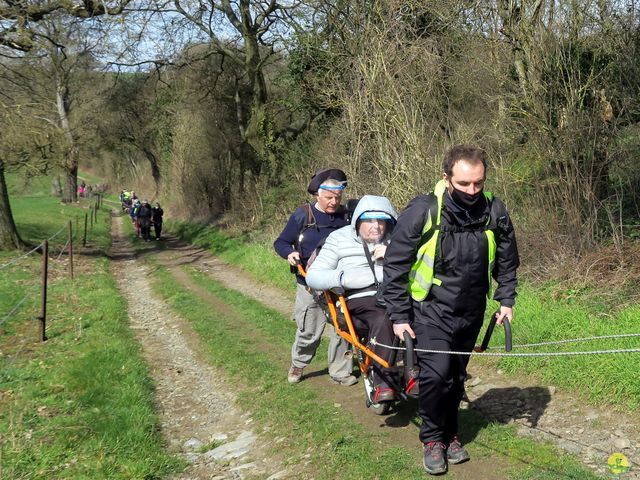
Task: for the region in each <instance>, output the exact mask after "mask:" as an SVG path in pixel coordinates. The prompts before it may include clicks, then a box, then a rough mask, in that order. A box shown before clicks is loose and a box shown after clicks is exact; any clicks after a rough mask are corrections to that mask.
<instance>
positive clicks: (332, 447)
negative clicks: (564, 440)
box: [154, 267, 598, 479]
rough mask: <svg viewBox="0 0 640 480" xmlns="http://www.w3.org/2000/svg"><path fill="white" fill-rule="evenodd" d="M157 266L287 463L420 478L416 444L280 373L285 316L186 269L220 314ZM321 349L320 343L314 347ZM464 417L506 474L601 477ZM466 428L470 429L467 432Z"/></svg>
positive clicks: (326, 473) (326, 471)
mask: <svg viewBox="0 0 640 480" xmlns="http://www.w3.org/2000/svg"><path fill="white" fill-rule="evenodd" d="M156 268H157V270H156V272H155V275H154V278H155V280H154V289H155V290H156V291H158V292H159V293H160V294H161V295H162V296H163V297H164V298H165V299H166V301H167V302H168V303H169V304H170V305H171V306H172V307H173V308H174V309H175V310H176V311H177V312H178V313H179V314H180V315H182V316H183V317H184V318H186V319H187V320H189V321H190V322H191V324H192V325H193V328H194V329H195V331H196V332H197V333H198V334H199V336H200V337H201V339H202V342H203V345H204V346H205V349H206V352H207V355H208V359H209V361H210V362H211V363H212V364H213V365H214V366H216V367H218V368H220V369H222V370H224V371H225V372H226V374H227V375H228V377H229V379H230V381H233V382H234V384H235V385H237V386H238V389H239V402H240V403H241V406H242V408H243V409H244V410H246V411H250V412H252V414H253V418H254V419H255V420H257V421H258V422H259V424H260V425H262V426H263V427H266V428H267V429H268V430H269V432H270V433H269V435H273V436H276V437H277V436H283V437H285V438H286V439H287V440H286V446H285V447H283V446H282V445H280V446H279V447H278V451H279V453H280V454H283V452H286V453H285V454H286V455H287V458H289V461H290V463H291V464H292V465H296V464H298V463H301V462H303V461H304V456H305V455H307V456H308V455H309V454H311V460H312V465H313V467H314V469H313V470H312V471H311V472H309V473H310V474H311V476H313V477H314V478H317V479H334V478H368V477H372V478H379V479H395V478H422V476H423V475H424V472H423V471H422V468H421V466H420V465H419V461H417V460H416V455H417V454H418V453H419V452H416V450H415V447H412V448H411V449H408V448H404V447H402V446H397V445H396V446H393V445H389V442H388V434H387V433H386V432H384V431H382V432H381V431H379V430H378V431H377V432H372V431H371V430H370V429H368V428H367V427H365V426H363V425H362V424H360V423H359V422H358V421H357V419H356V418H354V417H353V416H352V415H350V414H349V413H348V412H346V411H344V410H343V409H342V408H341V407H340V406H337V405H336V404H334V403H333V402H332V401H331V400H328V399H326V398H325V399H323V398H322V397H321V396H319V395H318V393H317V391H316V390H315V389H314V388H313V387H312V386H311V385H309V384H305V383H302V384H300V385H297V386H296V387H295V388H293V387H291V386H290V385H288V384H287V383H286V382H285V381H284V380H283V371H284V369H283V364H286V359H285V358H284V357H285V356H286V355H287V352H288V350H289V346H290V340H291V338H290V337H291V322H290V321H289V320H288V319H286V318H284V317H283V316H282V315H280V314H278V313H277V312H275V311H273V310H270V309H268V308H265V307H264V306H262V305H261V304H260V303H259V302H257V301H255V300H252V299H250V298H247V297H245V296H243V295H241V294H240V293H238V292H235V291H232V290H228V289H226V288H224V287H222V286H221V285H220V284H219V283H218V282H215V281H214V280H212V279H210V278H209V277H208V276H206V275H204V274H202V273H200V272H198V271H197V270H195V269H193V268H187V269H186V271H187V272H188V274H189V275H190V276H191V278H192V279H193V280H194V281H196V282H197V284H198V285H199V286H201V287H202V288H204V289H206V290H207V292H208V293H209V294H210V295H211V296H212V298H215V299H216V300H217V301H219V302H222V304H224V305H225V309H226V308H229V307H230V308H231V309H232V310H231V311H227V310H225V312H224V314H221V312H217V311H215V310H212V307H211V304H210V303H208V302H205V301H203V300H202V299H201V298H200V297H199V296H198V295H197V294H195V293H193V292H191V291H189V290H186V289H185V288H183V287H181V286H180V285H179V284H178V282H176V281H175V279H174V278H173V276H172V275H171V274H170V272H168V271H167V270H166V269H164V268H162V267H156ZM267 347H268V348H267ZM323 350H324V348H323V347H321V348H320V349H319V350H318V352H319V353H320V352H322V351H323ZM321 361H322V360H321ZM239 379H247V380H249V379H250V381H241V380H239ZM266 399H268V400H266ZM363 414H365V415H368V414H369V413H368V412H363ZM464 423H465V424H467V425H468V427H467V428H469V429H471V430H473V431H474V435H475V438H474V439H473V441H472V443H471V448H473V450H474V452H475V453H476V454H477V455H479V456H485V457H486V456H489V455H495V454H496V452H509V453H508V454H507V455H505V454H499V455H501V457H502V459H504V460H505V463H506V464H508V465H512V467H510V472H509V474H510V476H511V478H514V479H528V478H543V477H536V476H535V475H534V474H533V473H532V471H533V470H535V472H538V473H540V472H542V473H544V475H547V476H546V477H544V478H567V479H595V478H598V477H597V476H595V475H594V474H592V473H591V472H590V471H588V470H587V469H585V468H584V467H582V466H581V465H580V464H579V462H577V461H576V460H575V459H573V458H572V457H570V456H568V455H563V454H559V453H558V452H557V451H556V450H555V449H554V448H552V447H551V446H548V445H540V444H539V443H536V442H533V441H530V440H526V439H521V438H518V436H517V435H516V432H515V429H514V428H512V427H510V426H504V425H497V424H486V422H483V421H482V420H481V419H479V418H478V417H477V415H475V416H474V415H473V414H465V419H464ZM415 435H416V436H417V430H416V432H415ZM464 435H467V436H469V432H464ZM411 443H412V444H413V439H411ZM416 443H417V442H416ZM284 449H286V450H284ZM532 469H533V470H532ZM453 475H454V476H455V472H454V473H453Z"/></svg>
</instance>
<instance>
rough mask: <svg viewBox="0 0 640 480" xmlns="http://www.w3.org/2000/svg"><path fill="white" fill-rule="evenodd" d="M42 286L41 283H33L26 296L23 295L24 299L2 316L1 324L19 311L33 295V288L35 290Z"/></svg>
mask: <svg viewBox="0 0 640 480" xmlns="http://www.w3.org/2000/svg"><path fill="white" fill-rule="evenodd" d="M38 287H40V285H38V284H35V285H31V287H30V288H29V290H27V293H26V295H25V296H24V297H22V300H20V301H19V302H18V303H16V304H15V305H14V306H13V308H12V309H11V310H10V311H9V313H7V314H6V315H5V316H4V317H2V320H0V325H2V324H3V323H4V322H6V321H7V320H8V319H9V318H11V317H12V316H13V315H15V313H16V312H17V311H18V309H19V308H20V307H21V306H22V304H23V303H24V302H25V301H26V300H27V299H28V298H29V297H30V296H31V293H32V291H33V290H35V289H36V288H38Z"/></svg>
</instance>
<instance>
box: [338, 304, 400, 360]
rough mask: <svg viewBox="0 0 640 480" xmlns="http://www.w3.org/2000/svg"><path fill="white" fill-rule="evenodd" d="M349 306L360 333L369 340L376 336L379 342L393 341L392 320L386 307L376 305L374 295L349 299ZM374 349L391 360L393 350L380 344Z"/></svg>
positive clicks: (389, 342)
mask: <svg viewBox="0 0 640 480" xmlns="http://www.w3.org/2000/svg"><path fill="white" fill-rule="evenodd" d="M347 307H348V308H349V313H351V318H352V320H353V326H354V327H355V329H356V332H358V335H360V336H361V337H363V338H366V339H367V340H368V339H370V338H373V337H375V338H376V340H377V341H378V342H381V343H384V344H385V345H391V344H392V343H393V326H392V324H391V320H389V319H388V318H387V311H386V309H384V308H380V307H376V299H375V297H374V296H373V295H370V296H367V297H358V298H352V299H350V300H347ZM373 351H374V352H375V354H376V355H378V356H379V357H381V358H383V359H384V360H389V357H390V356H391V350H389V349H388V348H384V347H381V346H379V345H376V346H374V347H373Z"/></svg>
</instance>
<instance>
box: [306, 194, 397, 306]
mask: <svg viewBox="0 0 640 480" xmlns="http://www.w3.org/2000/svg"><path fill="white" fill-rule="evenodd" d="M365 212H383V213H386V214H388V215H390V216H391V217H392V218H393V222H394V223H395V221H396V220H397V218H398V214H397V212H396V210H395V209H394V208H393V205H391V202H390V201H389V199H388V198H386V197H378V196H375V195H365V196H364V197H362V198H361V199H360V201H359V202H358V205H357V207H356V209H355V211H354V213H353V218H352V219H351V224H350V225H347V226H346V227H342V228H341V229H339V230H336V231H335V232H332V233H331V234H330V235H329V236H328V237H327V239H326V240H325V243H324V246H323V247H322V249H321V250H320V253H319V254H318V256H317V258H316V259H315V260H314V262H313V263H312V264H311V266H310V267H309V270H308V272H307V278H306V282H307V285H308V286H309V287H311V288H313V289H314V290H329V289H331V288H340V287H342V288H344V290H346V291H347V293H348V292H349V290H359V289H363V288H367V287H370V286H372V285H374V284H375V279H374V278H373V272H372V271H371V267H370V266H369V263H368V262H367V257H366V256H365V253H364V248H363V246H362V239H361V238H360V236H359V235H358V233H357V230H356V224H357V221H358V219H359V218H360V216H361V215H362V214H363V213H365ZM390 233H391V232H390V228H388V229H387V235H386V237H388V235H389V234H390ZM373 247H374V246H373V245H368V248H369V251H370V252H372V251H373ZM374 268H375V271H376V278H377V280H378V283H382V263H381V262H380V261H377V262H375V266H374ZM374 293H375V292H374V291H368V292H358V293H354V294H353V295H351V296H350V298H355V297H361V296H367V295H373V294H374Z"/></svg>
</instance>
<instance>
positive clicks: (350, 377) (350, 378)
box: [331, 375, 358, 387]
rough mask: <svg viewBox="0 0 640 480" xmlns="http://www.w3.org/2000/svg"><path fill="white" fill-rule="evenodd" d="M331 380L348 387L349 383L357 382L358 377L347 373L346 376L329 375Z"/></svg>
mask: <svg viewBox="0 0 640 480" xmlns="http://www.w3.org/2000/svg"><path fill="white" fill-rule="evenodd" d="M331 381H333V382H334V383H337V384H338V385H342V386H343V387H350V386H351V385H355V384H356V383H358V379H357V378H356V377H354V376H353V375H347V376H346V377H340V378H335V377H331Z"/></svg>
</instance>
